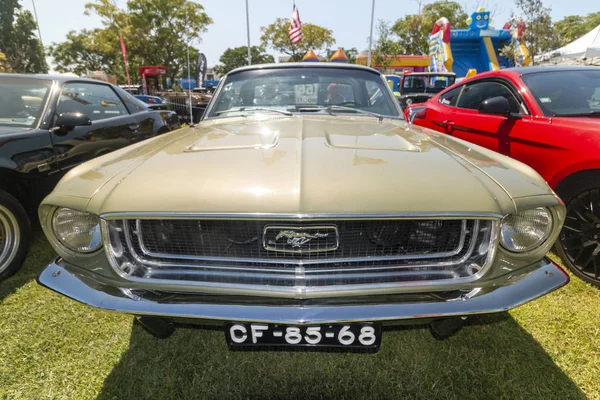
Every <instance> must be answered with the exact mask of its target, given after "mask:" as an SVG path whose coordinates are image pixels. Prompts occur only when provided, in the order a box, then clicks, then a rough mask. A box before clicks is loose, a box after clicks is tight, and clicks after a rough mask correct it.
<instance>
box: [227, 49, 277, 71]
mask: <svg viewBox="0 0 600 400" xmlns="http://www.w3.org/2000/svg"><path fill="white" fill-rule="evenodd" d="M250 53H251V55H252V64H267V63H274V62H275V59H274V58H273V56H272V55H270V54H266V53H264V49H263V48H262V47H258V46H252V47H250ZM219 62H220V63H221V64H219V65H217V66H215V72H217V73H218V74H220V75H224V74H226V73H228V72H229V71H231V70H233V69H236V68H239V67H243V66H244V65H247V64H248V46H240V47H236V48H234V49H231V48H229V49H227V50H225V52H224V53H223V55H221V58H219Z"/></svg>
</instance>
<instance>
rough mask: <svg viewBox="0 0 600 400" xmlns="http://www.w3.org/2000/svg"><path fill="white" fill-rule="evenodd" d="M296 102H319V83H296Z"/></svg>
mask: <svg viewBox="0 0 600 400" xmlns="http://www.w3.org/2000/svg"><path fill="white" fill-rule="evenodd" d="M294 94H295V95H296V104H317V95H318V84H317V83H307V84H302V85H294Z"/></svg>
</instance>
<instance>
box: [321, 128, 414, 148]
mask: <svg viewBox="0 0 600 400" xmlns="http://www.w3.org/2000/svg"><path fill="white" fill-rule="evenodd" d="M344 125H345V126H344ZM362 125H364V126H361V124H356V123H354V124H352V126H350V125H347V124H335V125H334V124H332V125H330V126H329V127H328V129H327V132H326V140H327V144H328V145H329V146H330V147H337V148H342V149H361V150H392V151H394V150H395V151H410V152H420V151H421V148H420V144H421V143H420V140H419V139H420V138H418V137H411V136H415V135H411V134H408V133H407V132H406V131H404V130H400V129H399V128H398V127H397V126H395V125H392V124H362ZM366 132H368V133H366ZM413 139H414V140H413Z"/></svg>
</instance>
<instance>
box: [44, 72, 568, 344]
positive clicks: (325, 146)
mask: <svg viewBox="0 0 600 400" xmlns="http://www.w3.org/2000/svg"><path fill="white" fill-rule="evenodd" d="M200 171H201V173H200ZM88 176H94V177H95V178H94V179H93V180H91V179H87V177H88ZM39 216H40V223H41V225H42V228H43V230H44V233H45V234H46V237H47V238H48V241H49V242H50V243H51V245H52V246H53V247H54V249H55V250H56V252H57V253H58V255H59V257H58V258H57V259H56V260H54V261H53V262H52V263H50V265H48V266H47V267H46V268H45V269H44V270H43V271H42V272H41V274H40V275H39V277H38V282H39V283H40V284H41V285H43V286H45V287H47V288H49V289H51V290H53V291H55V292H58V293H61V294H63V295H65V296H67V297H69V298H71V299H73V300H76V301H79V302H82V303H84V304H87V305H90V306H92V307H96V308H101V309H107V310H112V311H118V312H122V313H128V314H132V315H135V316H136V317H137V320H138V321H139V323H141V324H142V326H143V327H144V328H145V329H146V330H147V331H148V332H150V333H152V334H153V335H155V336H157V337H167V336H169V335H170V334H171V333H172V332H173V330H174V329H175V327H176V324H177V322H178V321H181V320H184V321H186V322H196V323H203V322H210V323H212V324H217V325H218V326H220V327H221V329H223V331H224V333H225V336H226V339H227V343H228V344H229V345H230V346H231V347H239V346H242V347H255V346H270V347H279V346H285V347H311V346H324V347H326V348H331V347H342V348H344V347H351V346H355V347H359V348H363V349H365V350H368V349H371V350H376V349H377V347H378V345H379V343H380V342H381V340H382V339H383V340H385V335H383V333H382V331H381V327H382V326H386V325H389V324H398V323H415V322H423V323H429V324H430V327H431V330H432V333H433V334H434V335H435V336H436V337H438V338H445V337H448V336H450V335H452V334H453V333H454V332H456V331H457V330H458V329H460V327H461V326H462V324H463V323H464V319H465V317H468V316H470V315H472V314H482V313H495V312H501V311H505V310H508V309H510V308H513V307H516V306H519V305H521V304H523V303H526V302H528V301H531V300H534V299H536V298H538V297H540V296H543V295H545V294H547V293H549V292H551V291H553V290H555V289H558V288H560V287H561V286H563V285H565V284H566V283H568V281H569V277H568V275H567V274H566V273H564V272H563V271H562V270H561V268H560V267H558V266H556V265H555V264H553V263H552V262H551V261H550V260H548V259H547V258H545V255H546V253H547V252H548V250H549V249H550V248H551V246H552V245H553V243H554V241H555V239H556V238H557V237H558V235H559V233H560V229H561V227H562V225H563V222H564V220H565V207H564V205H563V203H562V202H561V201H560V199H559V198H558V197H557V196H556V195H555V194H554V192H553V191H552V190H551V189H550V187H549V186H548V185H547V184H546V183H545V182H544V180H543V179H542V177H540V176H539V175H538V174H537V173H536V172H535V171H534V170H533V169H531V168H530V167H528V166H526V165H524V164H522V163H520V162H518V161H515V160H512V159H509V158H507V157H505V156H502V155H500V154H497V153H494V152H493V151H490V150H486V149H484V148H481V147H478V146H473V145H470V144H468V143H466V142H464V141H462V140H458V139H455V138H453V137H452V136H449V135H444V134H440V133H436V132H432V131H431V130H425V129H423V128H420V127H417V126H411V124H410V122H407V121H406V120H404V118H403V114H402V111H401V109H400V107H399V104H398V102H397V101H396V100H395V99H394V96H393V94H392V91H391V89H390V87H389V86H388V85H387V83H386V80H385V78H384V76H383V75H381V74H380V73H378V72H377V71H375V70H373V69H370V68H366V67H361V66H357V65H349V64H344V63H338V64H335V63H287V64H272V65H256V66H249V67H244V68H240V69H237V70H234V71H232V72H230V73H228V74H227V75H226V76H225V77H224V78H223V79H222V81H221V84H220V86H219V88H218V89H217V91H216V93H215V96H214V97H213V98H212V100H211V102H210V104H209V106H208V108H207V110H206V112H205V113H204V116H203V117H202V120H201V121H200V122H199V123H198V124H196V125H195V126H194V127H190V128H187V129H183V130H179V131H176V132H171V133H168V134H166V135H161V136H160V137H157V138H154V139H151V140H148V141H145V142H143V143H141V144H139V145H137V146H134V147H131V148H127V149H123V150H121V151H119V152H116V153H113V154H109V155H106V156H104V157H102V158H101V159H99V160H95V161H91V162H87V163H84V164H82V165H80V166H78V167H76V168H75V169H73V170H72V171H71V172H70V173H69V174H68V175H67V176H66V177H65V178H63V179H62V181H61V182H60V183H59V184H58V185H57V186H56V187H55V189H54V190H53V192H52V193H51V194H50V195H49V196H48V197H46V198H45V200H44V201H43V203H42V204H41V206H40V208H39Z"/></svg>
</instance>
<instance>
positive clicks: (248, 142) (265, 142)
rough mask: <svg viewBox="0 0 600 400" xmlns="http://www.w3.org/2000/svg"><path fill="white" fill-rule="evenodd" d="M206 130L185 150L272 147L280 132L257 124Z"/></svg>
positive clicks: (277, 140) (274, 145)
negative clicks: (236, 128)
mask: <svg viewBox="0 0 600 400" xmlns="http://www.w3.org/2000/svg"><path fill="white" fill-rule="evenodd" d="M239 128H240V127H239V126H238V131H237V132H235V131H234V130H232V129H211V130H209V131H205V132H203V133H202V135H201V136H200V137H199V138H198V140H196V141H194V143H192V144H191V145H190V146H188V147H187V148H186V149H185V150H184V151H186V152H194V151H214V150H241V149H270V148H273V147H276V146H277V144H278V143H279V132H278V131H272V130H270V129H268V128H264V127H263V128H261V127H257V126H252V127H242V129H239Z"/></svg>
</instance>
